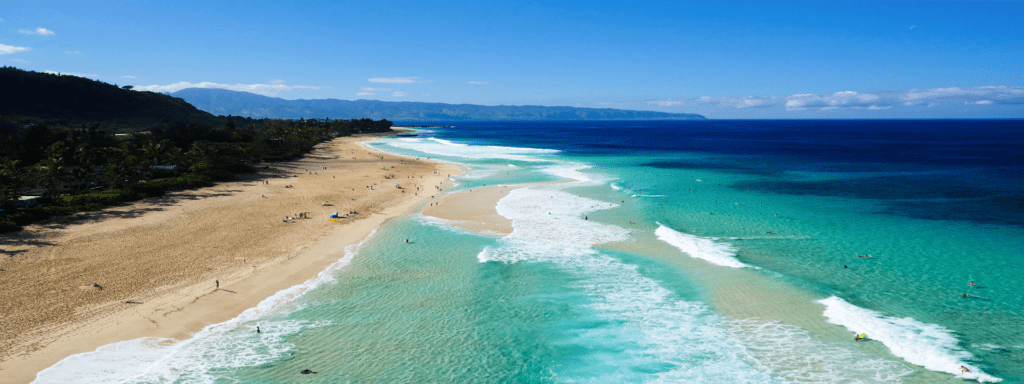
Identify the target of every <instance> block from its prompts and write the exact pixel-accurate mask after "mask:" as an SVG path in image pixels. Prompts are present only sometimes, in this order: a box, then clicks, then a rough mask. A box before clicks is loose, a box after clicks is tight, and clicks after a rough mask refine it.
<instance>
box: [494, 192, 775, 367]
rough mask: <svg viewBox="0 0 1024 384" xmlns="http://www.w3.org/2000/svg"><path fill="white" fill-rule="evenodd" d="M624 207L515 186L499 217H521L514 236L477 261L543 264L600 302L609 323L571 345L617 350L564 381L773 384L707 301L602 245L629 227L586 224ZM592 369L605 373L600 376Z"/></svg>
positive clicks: (591, 357) (590, 357)
mask: <svg viewBox="0 0 1024 384" xmlns="http://www.w3.org/2000/svg"><path fill="white" fill-rule="evenodd" d="M615 206H616V205H615V204H609V203H605V202H601V201H597V200H593V199H588V198H583V197H579V196H576V195H573V194H570V193H566V192H562V191H559V190H549V189H539V188H537V189H535V188H523V189H517V190H513V191H512V192H510V193H509V194H508V195H507V196H505V197H504V198H502V199H501V200H499V202H498V205H497V210H498V213H499V214H501V215H502V216H504V217H506V218H509V219H511V220H512V226H513V228H514V229H513V232H512V234H511V235H509V236H507V237H505V238H502V239H499V240H498V243H499V245H497V246H494V247H487V248H485V249H484V250H483V251H481V252H480V253H479V254H478V255H477V258H478V259H479V260H480V262H482V263H488V262H504V263H517V262H539V263H546V264H549V265H553V266H554V267H556V268H559V269H562V270H564V271H566V272H569V273H571V274H572V275H573V276H576V279H577V280H576V283H575V284H576V286H577V288H579V289H580V290H582V291H583V292H585V293H586V294H587V295H588V296H589V297H590V298H591V300H592V302H591V304H589V305H588V307H589V308H591V309H593V310H594V311H595V312H596V313H597V314H598V316H600V317H602V318H604V319H605V320H607V321H608V323H607V325H604V326H601V327H598V328H593V329H588V330H587V331H586V332H583V333H582V334H581V335H580V336H579V337H578V338H576V339H574V340H572V341H571V342H570V344H573V345H578V347H579V348H580V349H581V350H589V351H615V352H595V353H588V354H584V356H581V357H580V359H583V360H581V361H585V362H586V364H584V366H583V367H580V368H577V369H578V370H575V371H574V370H572V369H569V368H566V371H564V372H557V374H559V377H560V378H561V379H562V380H564V381H569V382H572V381H576V380H581V381H589V382H643V381H655V382H657V381H664V382H744V383H770V382H773V380H772V378H771V377H770V376H769V375H768V374H766V373H764V372H762V371H760V370H758V369H755V368H754V367H752V366H750V364H749V363H748V362H747V357H746V356H745V354H744V348H743V346H742V344H740V343H739V341H737V340H736V339H735V338H732V337H730V336H729V335H728V334H727V332H726V331H725V329H724V328H723V327H721V326H720V323H719V321H720V318H719V317H718V316H717V315H715V314H714V313H713V312H711V311H710V310H709V309H708V308H707V307H706V306H705V305H704V304H703V303H699V302H689V301H685V300H680V299H678V298H677V297H675V294H674V293H673V292H672V291H670V290H668V289H666V288H664V287H662V286H661V285H660V284H659V282H658V281H656V280H653V279H651V278H648V277H646V276H644V275H643V274H641V273H640V272H639V271H638V267H637V266H635V265H631V264H627V263H623V262H622V261H620V260H618V259H616V258H614V257H611V256H608V255H606V254H603V253H601V252H599V251H597V250H596V249H594V248H592V247H593V246H595V245H598V244H602V243H607V242H612V241H624V240H627V239H629V234H630V232H629V231H628V230H627V229H625V228H622V227H618V226H615V225H610V224H604V223H599V222H596V221H594V220H584V219H583V216H584V215H585V214H586V213H590V212H594V211H597V210H602V209H610V208H614V207H615ZM608 354H610V355H608ZM588 364H589V365H588ZM592 367H600V368H599V369H598V370H599V371H600V372H602V373H601V374H599V375H598V376H597V377H595V376H594V375H595V373H594V372H596V371H597V370H592V369H591V368H592Z"/></svg>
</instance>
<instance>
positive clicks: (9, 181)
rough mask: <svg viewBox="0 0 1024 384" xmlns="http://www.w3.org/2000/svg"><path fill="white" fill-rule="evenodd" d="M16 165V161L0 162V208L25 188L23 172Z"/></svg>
mask: <svg viewBox="0 0 1024 384" xmlns="http://www.w3.org/2000/svg"><path fill="white" fill-rule="evenodd" d="M18 163H20V161H18V160H6V159H5V160H3V161H0V207H2V206H5V205H7V202H8V201H10V200H12V199H14V196H15V195H17V194H18V191H20V190H21V189H22V188H24V187H25V186H24V184H23V183H24V182H25V172H24V171H22V170H21V169H19V168H18Z"/></svg>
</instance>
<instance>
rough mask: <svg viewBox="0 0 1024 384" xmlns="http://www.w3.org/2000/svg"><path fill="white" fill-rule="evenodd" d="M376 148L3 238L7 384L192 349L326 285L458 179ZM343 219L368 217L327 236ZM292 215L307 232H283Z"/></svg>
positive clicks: (349, 141)
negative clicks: (111, 356)
mask: <svg viewBox="0 0 1024 384" xmlns="http://www.w3.org/2000/svg"><path fill="white" fill-rule="evenodd" d="M374 137H376V136H369V135H367V136H358V137H344V138H338V139H335V140H333V141H330V142H327V143H322V144H320V145H318V146H317V148H316V149H315V150H314V151H313V152H311V153H310V154H307V155H306V156H304V157H303V158H301V159H298V160H294V161H290V162H287V163H281V164H273V167H274V168H277V169H275V170H273V172H261V173H259V174H256V175H252V177H250V178H248V179H246V180H242V181H233V182H228V183H220V184H218V185H215V186H213V187H208V188H203V189H200V190H193V191H184V192H178V193H174V194H170V195H169V196H167V197H163V198H156V199H147V200H143V201H140V202H136V203H133V204H131V205H128V206H123V207H111V208H108V209H105V210H103V211H101V212H100V213H92V214H85V215H81V216H84V217H86V218H85V219H84V220H82V219H80V220H79V221H82V222H81V223H75V224H68V223H66V222H62V223H56V224H53V223H51V224H44V225H40V226H33V227H31V228H29V229H27V230H26V231H24V232H23V233H19V234H14V235H5V236H3V237H2V238H3V239H4V243H5V244H3V245H2V246H0V247H2V248H3V250H4V251H5V252H6V253H9V254H11V255H14V256H10V257H11V260H15V261H14V262H8V263H7V264H4V266H5V268H7V271H4V272H3V273H4V277H5V279H4V280H3V281H0V287H2V288H4V289H2V290H0V291H2V292H4V293H0V295H2V296H3V297H0V302H2V304H0V308H2V309H3V312H4V313H5V314H17V315H16V316H11V315H6V316H4V318H6V320H0V322H3V323H4V324H0V325H2V326H0V329H3V331H0V340H3V341H4V343H3V344H4V345H6V347H5V348H2V349H0V372H2V374H3V376H4V377H5V378H6V379H7V380H10V382H17V383H21V382H31V381H32V380H34V379H35V375H36V373H37V372H39V371H41V370H43V369H45V368H47V367H50V366H52V365H53V364H55V363H57V362H58V361H60V360H62V359H63V358H65V357H67V356H70V355H74V354H78V353H82V352H88V351H93V350H95V349H96V348H98V347H100V346H103V345H107V344H110V343H114V342H118V341H124V340H130V339H135V338H140V337H165V338H174V339H179V340H181V339H186V338H189V337H190V336H191V335H192V334H194V333H195V332H198V331H200V330H201V329H203V327H205V326H207V325H210V324H216V323H220V322H224V321H227V320H230V319H232V318H234V317H236V316H238V315H239V314H240V313H242V312H243V311H245V310H246V309H249V308H252V307H255V306H256V305H257V304H259V303H260V302H261V301H262V300H264V299H266V298H267V297H270V296H272V295H273V294H275V293H276V292H278V291H281V290H283V289H286V288H289V287H292V286H294V285H297V284H301V283H303V282H305V281H307V280H309V279H311V278H314V277H316V276H317V274H319V273H320V272H321V271H322V270H323V269H325V268H326V267H327V266H329V265H331V264H332V263H335V262H336V261H338V260H339V259H340V258H341V257H342V256H344V248H345V246H347V245H350V244H357V243H359V242H361V241H362V240H363V239H365V238H366V237H367V236H368V235H370V234H371V233H372V232H373V231H374V229H376V228H377V227H379V226H380V225H381V224H382V223H384V222H385V221H387V220H388V219H390V218H394V217H398V216H402V215H405V214H408V213H410V212H411V211H413V210H414V209H416V208H417V207H418V206H419V205H420V204H422V203H423V202H424V201H426V200H429V199H430V196H428V195H426V194H423V195H418V194H417V193H415V191H416V188H415V187H416V186H417V185H418V186H421V187H426V186H427V185H430V186H436V185H438V184H439V183H447V182H448V177H447V174H449V173H451V174H455V173H459V169H458V168H457V167H456V166H455V165H451V164H443V163H438V162H432V161H429V160H418V159H415V158H410V157H403V156H398V155H393V154H386V153H381V152H376V151H373V150H372V149H370V148H367V147H365V146H363V145H361V143H362V142H363V141H366V140H372V139H373V138H374ZM323 167H326V169H321V168H323ZM381 167H384V169H382V168H381ZM442 168H443V169H445V170H444V171H442V172H437V173H435V172H434V171H435V170H437V169H442ZM386 175H387V176H390V175H394V177H393V178H392V179H386V180H385V179H384V177H385V176H386ZM403 179H404V180H403ZM413 180H415V181H413ZM374 183H376V184H378V185H372V184H374ZM392 183H395V184H398V183H401V184H407V185H404V189H398V188H394V187H388V186H390V185H391V184H392ZM410 183H411V184H410ZM371 186H372V188H371ZM424 189H425V188H424ZM409 192H412V193H409ZM328 204H329V205H328ZM334 211H337V212H340V213H342V214H344V213H346V212H350V211H357V212H359V213H358V215H355V217H354V218H351V219H344V220H345V221H343V222H341V223H337V222H329V221H328V220H327V219H326V218H327V215H328V214H329V213H330V212H334ZM294 213H305V216H306V217H307V218H306V219H295V220H290V221H288V222H287V223H286V222H282V220H283V219H284V218H285V217H286V216H287V217H294V216H295V214H294ZM18 275H21V278H20V279H19V278H18ZM33 275H42V276H43V277H42V278H40V277H39V276H33ZM11 277H14V278H13V279H11ZM93 280H96V282H97V283H99V284H101V285H102V286H103V287H104V288H103V289H102V290H99V289H95V288H93V287H92V286H91V284H90V283H89V282H91V281H93ZM215 281H219V287H218V286H217V285H216V283H215Z"/></svg>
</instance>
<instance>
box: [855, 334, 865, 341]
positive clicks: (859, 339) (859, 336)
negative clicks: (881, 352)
mask: <svg viewBox="0 0 1024 384" xmlns="http://www.w3.org/2000/svg"><path fill="white" fill-rule="evenodd" d="M867 339H868V334H866V333H862V334H859V335H857V336H854V337H853V340H854V341H864V340H867Z"/></svg>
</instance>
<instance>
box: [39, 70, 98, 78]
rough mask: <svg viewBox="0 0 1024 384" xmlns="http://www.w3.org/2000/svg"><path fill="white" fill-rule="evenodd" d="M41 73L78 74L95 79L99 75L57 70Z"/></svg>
mask: <svg viewBox="0 0 1024 384" xmlns="http://www.w3.org/2000/svg"><path fill="white" fill-rule="evenodd" d="M43 73H49V74H51V75H63V76H78V77H85V78H90V79H95V78H97V77H100V75H97V74H95V73H90V74H85V73H78V72H57V71H43Z"/></svg>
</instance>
